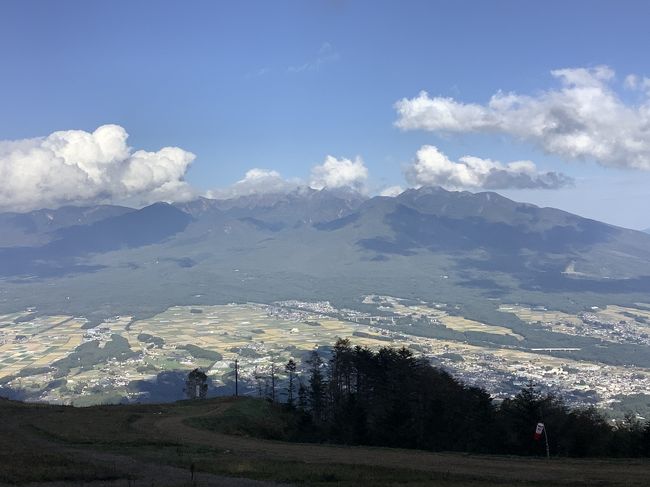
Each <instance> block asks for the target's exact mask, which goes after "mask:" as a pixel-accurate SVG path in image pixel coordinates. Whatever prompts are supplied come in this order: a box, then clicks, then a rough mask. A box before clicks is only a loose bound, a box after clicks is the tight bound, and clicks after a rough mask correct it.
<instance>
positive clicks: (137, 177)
mask: <svg viewBox="0 0 650 487" xmlns="http://www.w3.org/2000/svg"><path fill="white" fill-rule="evenodd" d="M127 138H128V134H127V133H126V131H125V130H124V128H122V127H120V126H119V125H103V126H101V127H99V128H98V129H97V130H95V131H94V132H92V133H91V132H85V131H83V130H66V131H59V132H54V133H52V134H50V135H48V136H47V137H39V138H33V139H25V140H18V141H0V180H1V181H2V185H0V209H2V210H19V211H26V210H31V209H35V208H43V207H58V206H61V205H64V204H71V203H95V202H121V201H126V200H131V201H140V202H143V203H146V202H151V201H157V200H163V199H165V200H179V199H185V198H189V197H191V195H192V194H193V193H192V190H191V188H190V187H189V185H187V183H186V182H185V181H183V177H184V175H185V173H186V171H187V169H188V167H189V165H190V164H191V163H192V161H193V160H194V158H195V156H194V154H192V153H191V152H187V151H184V150H183V149H179V148H178V147H165V148H163V149H160V150H159V151H157V152H147V151H144V150H138V151H135V152H133V151H132V150H131V149H130V148H129V147H128V146H127V144H126V141H127Z"/></svg>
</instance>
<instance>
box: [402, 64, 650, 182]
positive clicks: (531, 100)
mask: <svg viewBox="0 0 650 487" xmlns="http://www.w3.org/2000/svg"><path fill="white" fill-rule="evenodd" d="M551 74H552V75H553V76H554V77H555V78H557V79H558V80H559V81H560V85H561V86H560V87H559V88H558V89H553V90H549V91H545V92H543V93H540V94H538V95H535V96H527V95H519V94H516V93H502V92H498V93H496V94H495V95H494V96H492V98H491V99H490V101H489V102H488V103H487V104H486V105H482V104H475V103H463V102H459V101H456V100H455V99H453V98H444V97H431V96H429V94H428V93H426V92H424V91H423V92H421V93H420V94H419V95H418V96H417V97H415V98H411V99H407V98H404V99H402V100H400V101H398V102H397V103H396V104H395V109H396V110H397V114H398V119H397V121H396V122H395V124H396V126H397V127H399V128H401V129H403V130H428V131H432V132H447V133H449V132H459V133H460V132H493V133H504V134H508V135H511V136H514V137H516V138H519V139H522V140H526V141H529V142H532V143H534V144H536V145H537V146H539V147H541V148H542V149H543V150H544V151H546V152H548V153H551V154H556V155H559V156H561V157H564V158H567V159H593V160H595V161H597V162H599V163H600V164H602V165H604V166H614V167H624V168H636V169H643V170H650V98H648V97H649V96H650V80H648V81H647V82H646V80H647V78H644V79H643V80H642V79H640V78H638V77H636V76H628V77H627V78H626V80H625V82H624V84H625V86H626V87H628V88H636V89H642V90H644V91H645V94H644V98H643V100H642V101H641V102H640V103H638V104H626V103H624V102H623V101H622V100H621V99H620V98H619V96H618V95H617V94H616V92H615V91H614V90H613V88H612V84H613V81H614V78H615V73H614V71H612V70H611V69H610V68H608V67H607V66H599V67H595V68H589V69H586V68H576V69H558V70H555V71H552V72H551Z"/></svg>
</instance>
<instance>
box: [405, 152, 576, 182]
mask: <svg viewBox="0 0 650 487" xmlns="http://www.w3.org/2000/svg"><path fill="white" fill-rule="evenodd" d="M405 177H406V179H407V181H408V182H409V183H410V184H413V185H415V186H444V187H447V188H451V189H558V188H561V187H565V186H569V185H572V184H573V180H572V179H571V178H570V177H568V176H566V175H564V174H562V173H557V172H539V171H538V170H537V167H536V166H535V164H534V163H533V162H531V161H515V162H511V163H508V164H502V163H500V162H498V161H492V160H490V159H481V158H480V157H473V156H464V157H461V158H460V159H459V160H458V162H454V161H451V160H450V159H449V158H448V157H447V156H446V155H445V154H443V153H442V152H440V150H438V148H437V147H434V146H432V145H425V146H422V147H421V148H420V150H418V152H417V155H416V158H415V161H414V162H413V163H412V164H411V165H409V166H408V167H407V168H406V170H405Z"/></svg>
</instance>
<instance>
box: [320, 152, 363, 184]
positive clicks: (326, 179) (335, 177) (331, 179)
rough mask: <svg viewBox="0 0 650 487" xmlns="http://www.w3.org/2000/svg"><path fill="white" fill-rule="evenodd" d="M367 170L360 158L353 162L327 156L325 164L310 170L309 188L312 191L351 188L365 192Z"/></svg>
mask: <svg viewBox="0 0 650 487" xmlns="http://www.w3.org/2000/svg"><path fill="white" fill-rule="evenodd" d="M367 179H368V168H366V166H365V165H364V163H363V160H362V159H361V157H358V156H357V157H356V158H355V159H354V160H350V159H345V158H341V159H337V158H336V157H333V156H327V157H326V158H325V162H323V164H320V165H318V166H314V167H313V168H312V170H311V178H310V183H309V186H311V187H312V188H314V189H323V188H329V189H334V188H351V189H354V190H357V191H365V184H366V180H367Z"/></svg>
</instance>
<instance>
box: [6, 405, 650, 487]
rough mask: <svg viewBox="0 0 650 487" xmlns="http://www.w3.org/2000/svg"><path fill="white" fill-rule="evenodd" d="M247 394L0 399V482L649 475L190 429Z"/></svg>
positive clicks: (611, 481) (358, 481) (636, 467)
mask: <svg viewBox="0 0 650 487" xmlns="http://www.w3.org/2000/svg"><path fill="white" fill-rule="evenodd" d="M255 401H257V400H254V399H250V398H241V399H233V398H222V399H213V400H206V401H198V402H180V403H175V404H162V405H131V406H97V407H91V408H72V407H60V406H44V405H28V404H23V403H15V402H9V401H4V400H0V415H1V417H2V421H1V422H0V484H2V483H3V482H4V483H5V484H21V485H33V486H60V485H87V486H104V485H106V486H109V485H110V486H138V485H140V486H183V485H204V486H208V485H215V486H216V485H219V486H226V487H227V486H257V485H274V484H275V483H282V484H294V485H310V486H311V485H313V486H322V485H347V486H353V485H377V486H388V485H407V486H424V485H436V486H497V485H517V486H519V485H521V486H535V485H540V486H542V485H544V486H549V485H550V486H592V485H599V486H602V485H612V486H623V485H625V486H637V485H638V486H642V485H647V481H648V478H649V477H650V462H649V461H647V460H627V459H622V460H610V459H598V460H595V459H594V460H575V459H551V460H550V461H547V460H545V459H543V458H518V457H505V456H487V455H485V456H481V455H464V454H457V453H431V452H423V451H414V450H398V449H389V448H370V447H345V446H333V445H317V444H302V443H300V444H299V443H286V442H280V441H270V440H262V439H258V438H251V437H245V436H241V435H227V434H223V433H221V432H218V431H212V430H208V429H203V428H200V427H199V428H197V427H195V426H194V425H197V424H201V419H206V418H208V419H220V418H223V414H224V412H226V411H229V410H231V409H232V408H238V407H240V406H241V405H242V404H243V405H246V402H250V403H251V404H253V405H254V402H255ZM269 419H270V421H272V418H269ZM197 420H198V421H197ZM192 469H193V470H194V472H195V473H194V480H192V478H191V475H192V474H191V472H192Z"/></svg>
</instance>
